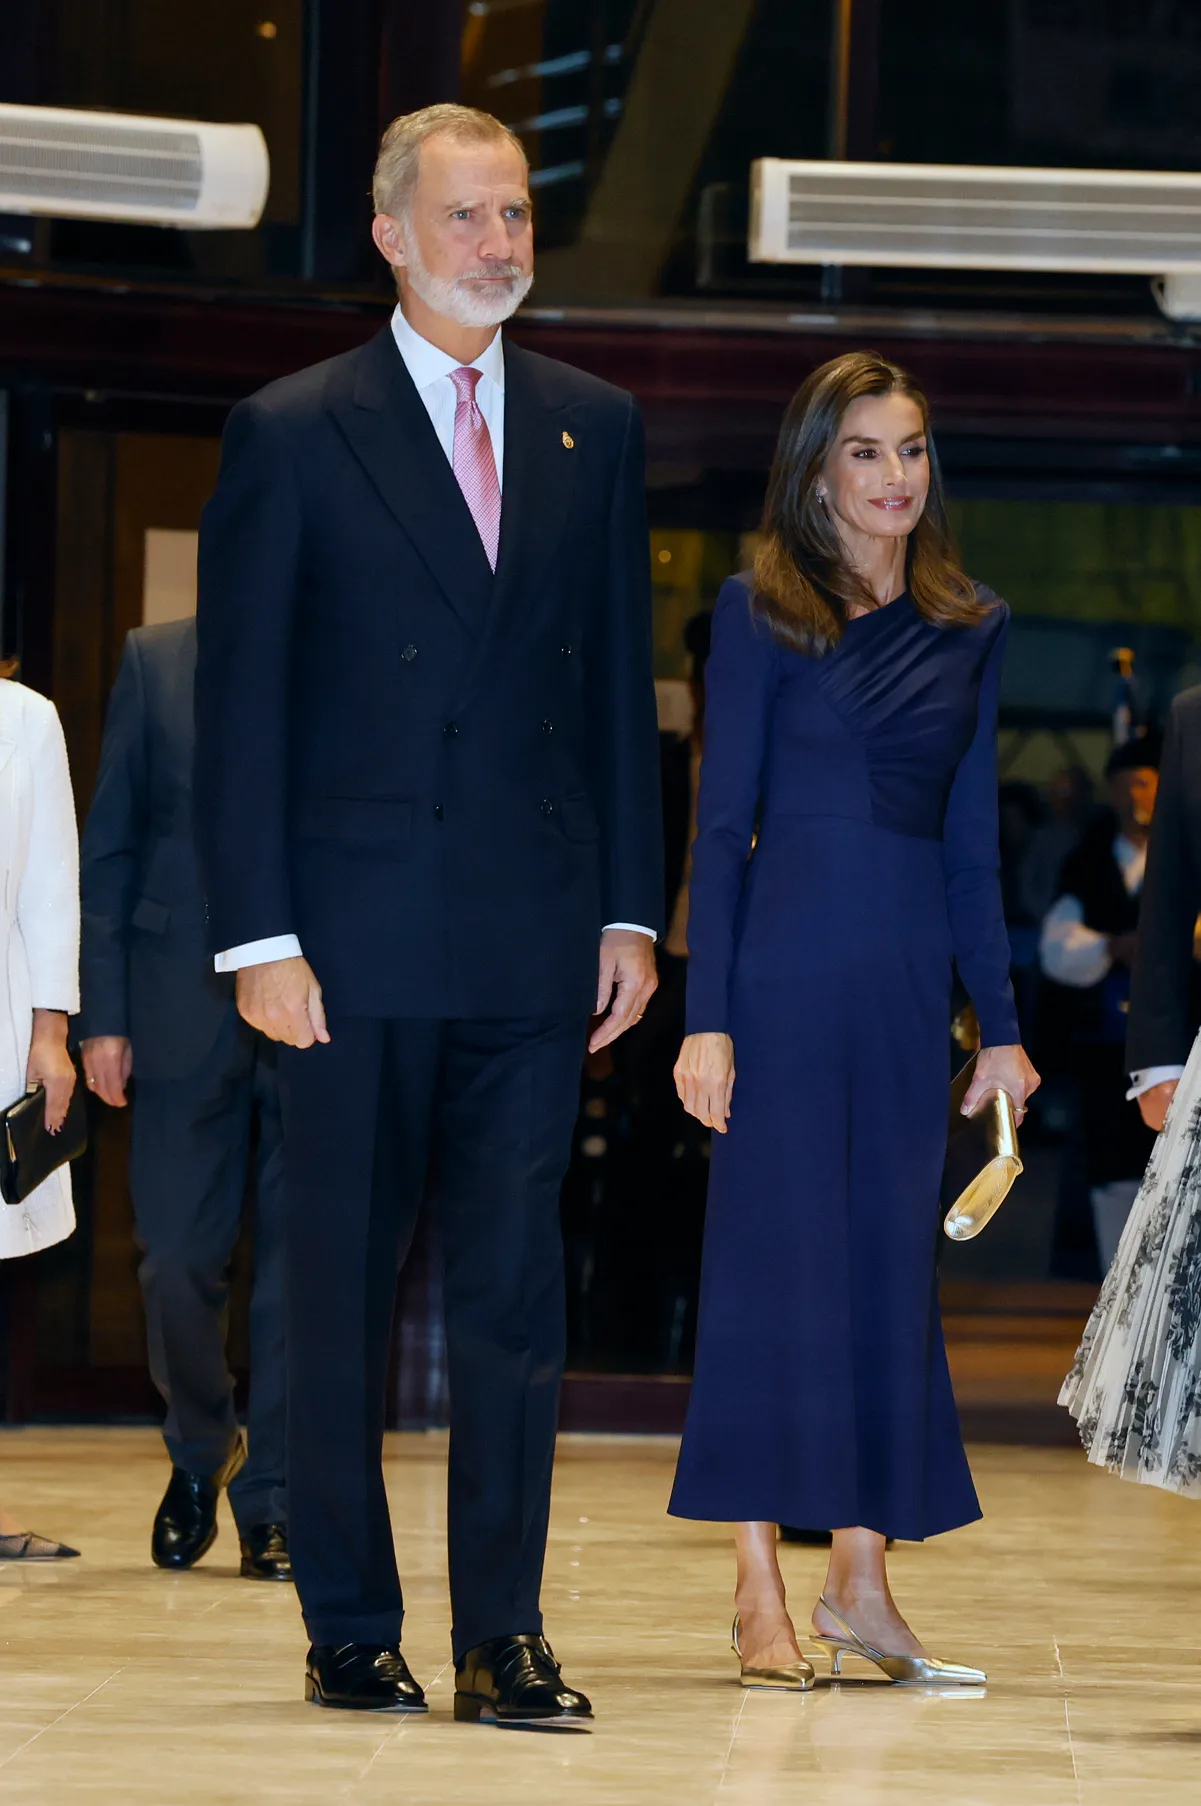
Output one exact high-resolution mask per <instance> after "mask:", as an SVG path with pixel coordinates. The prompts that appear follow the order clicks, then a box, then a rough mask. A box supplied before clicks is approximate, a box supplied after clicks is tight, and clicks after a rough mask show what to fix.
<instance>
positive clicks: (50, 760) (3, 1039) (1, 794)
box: [0, 662, 79, 1561]
mask: <svg viewBox="0 0 1201 1806" xmlns="http://www.w3.org/2000/svg"><path fill="white" fill-rule="evenodd" d="M15 670H16V666H15V664H13V663H11V662H10V663H8V664H5V665H3V666H0V877H2V879H3V897H4V908H3V913H2V915H0V936H2V938H3V947H2V949H0V958H2V960H3V964H4V972H5V977H6V980H7V982H6V984H5V985H4V988H3V993H2V998H3V1002H2V1005H0V1016H2V1017H3V1034H2V1036H0V1047H2V1049H3V1051H2V1052H0V1107H2V1108H4V1109H7V1108H8V1106H9V1105H10V1104H15V1103H16V1102H17V1101H18V1100H19V1099H20V1098H21V1097H22V1096H23V1095H24V1094H25V1092H26V1091H29V1090H33V1089H34V1088H35V1087H36V1086H38V1085H42V1086H44V1087H45V1091H46V1126H47V1128H48V1129H49V1130H50V1131H51V1133H52V1134H54V1133H57V1131H58V1130H59V1129H61V1127H62V1125H63V1122H64V1121H65V1119H66V1115H67V1106H68V1105H69V1104H70V1102H71V1095H72V1093H73V1091H74V1089H75V1067H74V1065H73V1064H72V1061H71V1056H70V1054H69V1053H68V1051H67V1018H68V1017H69V1016H72V1015H74V1014H75V1012H76V1011H77V1010H78V1009H79V841H78V836H77V833H76V828H75V803H74V799H73V798H72V795H71V774H70V771H69V769H68V766H67V748H66V743H65V742H64V740H63V730H62V727H61V725H60V723H59V719H58V715H57V713H56V711H55V708H54V704H53V703H51V702H48V701H47V699H46V698H45V697H44V696H40V695H38V693H37V691H36V690H29V689H26V687H25V686H24V684H19V683H16V682H14V681H13V679H14V673H15ZM74 1227H75V1209H74V1206H73V1204H72V1201H71V1173H70V1168H69V1167H67V1166H60V1167H59V1168H58V1170H57V1172H53V1173H51V1175H50V1177H49V1178H48V1179H46V1180H44V1181H43V1183H42V1184H41V1185H39V1186H38V1187H37V1189H36V1191H33V1192H31V1193H30V1195H29V1196H28V1197H27V1198H26V1199H25V1201H24V1203H22V1204H6V1203H4V1202H2V1201H0V1260H16V1259H18V1258H19V1257H20V1256H21V1255H23V1254H36V1253H37V1252H38V1251H39V1249H42V1248H50V1247H52V1246H53V1245H54V1243H55V1242H61V1241H63V1240H65V1238H66V1237H67V1236H69V1235H70V1233H71V1231H72V1229H74ZM78 1553H79V1551H78V1549H70V1548H68V1547H67V1545H66V1544H65V1543H57V1542H53V1541H51V1540H50V1539H49V1538H48V1537H44V1536H37V1535H35V1534H34V1533H33V1532H32V1531H30V1530H26V1529H25V1528H24V1527H23V1526H22V1524H21V1523H20V1521H19V1520H18V1519H17V1518H15V1517H14V1516H13V1515H12V1513H11V1512H8V1511H4V1510H0V1561H61V1560H63V1559H64V1558H66V1557H69V1556H74V1555H78Z"/></svg>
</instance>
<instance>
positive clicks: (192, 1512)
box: [150, 1437, 246, 1568]
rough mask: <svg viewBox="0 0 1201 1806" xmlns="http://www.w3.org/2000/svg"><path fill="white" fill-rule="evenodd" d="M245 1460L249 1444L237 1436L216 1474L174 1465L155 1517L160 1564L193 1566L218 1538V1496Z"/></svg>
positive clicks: (154, 1549) (153, 1548) (154, 1544)
mask: <svg viewBox="0 0 1201 1806" xmlns="http://www.w3.org/2000/svg"><path fill="white" fill-rule="evenodd" d="M245 1460H246V1444H245V1443H244V1442H243V1441H242V1439H241V1437H239V1438H238V1440H237V1442H236V1443H235V1444H234V1446H233V1449H232V1450H231V1451H230V1455H229V1459H228V1460H227V1461H226V1463H225V1465H224V1466H223V1467H220V1468H218V1470H217V1472H216V1473H215V1474H193V1473H189V1472H188V1470H187V1468H184V1467H173V1468H172V1469H171V1478H170V1480H169V1481H168V1482H167V1490H166V1492H165V1493H164V1494H163V1502H162V1504H161V1505H160V1506H159V1508H158V1512H157V1514H156V1516H155V1520H154V1533H153V1535H152V1536H151V1539H150V1553H151V1555H152V1556H153V1558H154V1564H155V1566H156V1567H159V1568H190V1567H191V1566H192V1565H193V1564H194V1563H195V1562H198V1561H199V1560H200V1557H201V1556H202V1555H207V1553H208V1551H209V1550H210V1549H211V1548H212V1546H213V1544H214V1543H215V1542H216V1540H217V1500H218V1499H219V1498H220V1497H221V1489H222V1487H225V1486H228V1485H229V1483H230V1481H231V1480H232V1479H233V1477H234V1475H235V1474H236V1473H237V1472H238V1471H239V1469H240V1468H241V1467H242V1464H243V1463H244V1462H245Z"/></svg>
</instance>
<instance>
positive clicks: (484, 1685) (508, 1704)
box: [455, 1635, 592, 1725]
mask: <svg viewBox="0 0 1201 1806" xmlns="http://www.w3.org/2000/svg"><path fill="white" fill-rule="evenodd" d="M455 1717H456V1718H457V1719H459V1720H460V1722H462V1723H469V1724H475V1723H478V1722H479V1721H480V1720H481V1719H483V1720H485V1721H487V1722H489V1723H495V1724H511V1725H523V1724H525V1725H536V1724H554V1723H556V1722H558V1723H563V1722H571V1721H572V1720H579V1719H582V1718H591V1717H592V1707H591V1705H590V1704H589V1702H588V1701H587V1700H586V1699H585V1698H584V1695H583V1694H582V1693H576V1692H575V1691H574V1689H573V1688H571V1687H568V1686H565V1685H564V1683H563V1680H562V1677H561V1676H560V1673H559V1664H558V1663H557V1662H556V1660H555V1658H554V1656H553V1654H552V1653H551V1647H550V1644H549V1643H548V1642H547V1640H546V1638H545V1637H535V1636H528V1635H526V1636H517V1637H494V1638H493V1639H492V1641H491V1642H490V1643H481V1644H480V1645H479V1647H478V1649H472V1650H469V1651H468V1653H467V1654H466V1655H465V1656H464V1657H463V1660H462V1662H460V1663H459V1664H458V1665H457V1666H456V1668H455Z"/></svg>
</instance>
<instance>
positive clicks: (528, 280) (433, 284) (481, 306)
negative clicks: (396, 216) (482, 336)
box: [405, 234, 534, 326]
mask: <svg viewBox="0 0 1201 1806" xmlns="http://www.w3.org/2000/svg"><path fill="white" fill-rule="evenodd" d="M405 248H406V250H407V251H408V254H409V260H408V264H407V265H406V268H407V271H408V277H409V281H410V283H411V284H412V287H413V293H414V294H415V295H416V296H417V297H418V299H419V300H421V301H424V302H425V305H426V306H427V307H429V308H432V309H433V311H434V313H436V314H441V315H442V318H443V319H444V320H453V321H454V323H455V325H456V326H500V325H501V324H502V323H503V322H504V321H505V320H508V319H510V318H511V317H512V316H513V315H514V314H515V313H516V312H517V309H518V308H519V307H520V306H521V304H522V302H523V301H524V300H525V298H526V296H527V295H528V294H529V292H530V290H531V288H532V287H533V285H534V278H533V275H532V274H530V275H528V276H518V277H516V278H515V279H514V282H513V285H512V287H511V288H508V289H504V290H500V291H497V292H494V291H493V289H491V288H485V289H473V288H469V287H468V286H466V284H465V283H464V282H463V279H462V277H458V276H435V275H434V274H433V273H432V271H431V270H429V269H427V267H426V265H425V264H424V262H423V261H422V257H421V253H420V251H419V250H418V249H417V245H416V242H415V240H414V238H413V236H412V235H411V234H410V236H409V240H408V243H407V245H406V247H405Z"/></svg>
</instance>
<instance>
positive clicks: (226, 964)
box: [214, 306, 655, 972]
mask: <svg viewBox="0 0 1201 1806" xmlns="http://www.w3.org/2000/svg"><path fill="white" fill-rule="evenodd" d="M392 337H393V338H394V339H395V340H396V349H397V350H398V351H399V352H400V355H401V357H402V358H403V359H404V364H405V369H406V370H407V371H408V373H409V375H410V376H411V377H412V379H413V386H414V387H415V388H416V390H417V393H418V395H420V397H421V400H422V404H423V405H424V407H425V411H426V413H427V414H428V415H429V417H430V424H431V425H432V426H433V429H434V431H435V433H436V434H437V435H438V444H439V445H440V446H441V447H442V450H443V451H444V452H445V453H446V460H447V463H449V464H452V465H453V463H454V452H455V409H456V407H457V405H458V399H459V397H458V391H457V389H456V388H455V386H454V384H453V383H452V382H451V380H450V373H451V371H452V370H459V369H462V367H463V366H462V365H461V364H460V363H459V360H458V359H457V358H453V357H450V356H448V354H447V353H446V352H445V351H440V350H439V349H438V347H437V345H431V344H430V341H429V340H428V339H423V338H422V336H421V334H420V333H419V332H415V331H414V330H413V328H412V327H411V326H410V325H409V322H408V321H407V320H406V319H405V317H404V314H403V312H402V311H401V309H400V307H399V306H397V307H395V308H394V309H393V311H392ZM470 368H471V369H473V370H478V371H479V372H480V380H479V382H478V383H477V384H476V386H475V399H476V404H477V406H478V407H479V410H480V413H481V414H482V415H483V416H484V424H485V425H486V426H487V428H488V436H489V438H490V439H491V441H492V456H493V458H494V459H495V460H496V479H497V482H498V483H499V484H500V490H501V494H502V495H503V494H504V485H505V352H504V341H503V339H502V338H501V331H500V327H499V326H498V327H497V329H496V334H495V336H494V338H493V339H492V341H491V342H490V344H488V345H487V346H486V347H485V348H484V350H483V351H481V353H480V355H479V356H478V357H477V358H476V359H475V360H474V362H473V363H472V364H471V365H470ZM606 927H607V928H631V929H634V930H636V931H637V933H639V934H649V935H650V937H651V939H652V940H654V939H655V931H654V929H653V928H644V927H642V925H641V923H638V922H608V923H606ZM299 953H300V941H299V940H298V938H297V937H296V935H294V934H276V935H271V936H269V937H268V939H267V940H263V941H247V942H246V943H245V944H244V945H243V946H241V947H230V948H228V949H227V951H226V952H224V953H218V954H217V955H216V958H215V961H214V964H215V965H216V968H217V971H218V972H237V971H238V970H239V968H240V967H242V966H262V965H266V964H267V962H268V961H269V960H275V959H295V958H296V957H297V955H298V954H299Z"/></svg>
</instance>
